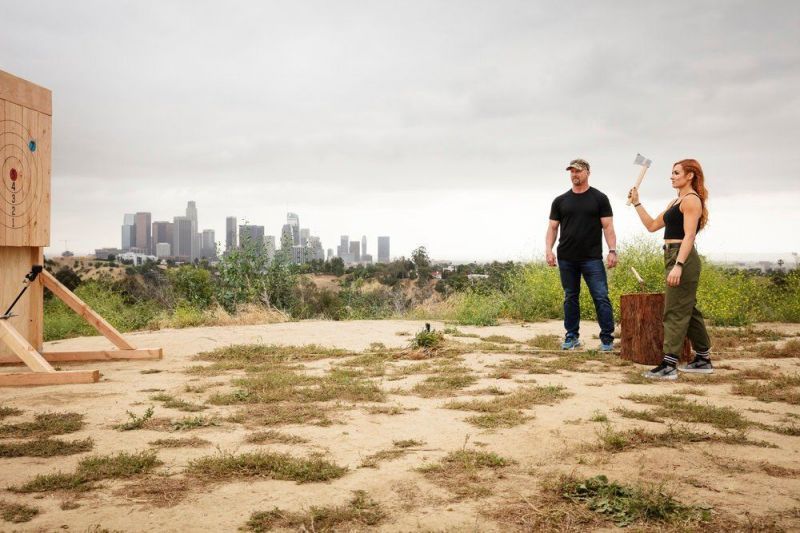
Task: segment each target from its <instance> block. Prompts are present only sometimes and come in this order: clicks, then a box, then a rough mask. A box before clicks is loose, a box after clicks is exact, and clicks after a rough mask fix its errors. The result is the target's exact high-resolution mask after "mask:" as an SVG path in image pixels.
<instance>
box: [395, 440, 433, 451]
mask: <svg viewBox="0 0 800 533" xmlns="http://www.w3.org/2000/svg"><path fill="white" fill-rule="evenodd" d="M424 444H425V441H424V440H415V439H402V440H394V441H392V445H393V446H394V447H395V448H403V449H405V448H413V447H415V446H422V445H424Z"/></svg>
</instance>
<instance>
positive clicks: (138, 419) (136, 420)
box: [114, 405, 155, 431]
mask: <svg viewBox="0 0 800 533" xmlns="http://www.w3.org/2000/svg"><path fill="white" fill-rule="evenodd" d="M125 412H126V413H128V421H127V422H122V423H120V424H117V425H116V426H114V429H116V430H118V431H134V430H136V429H142V428H143V427H144V426H145V424H146V423H147V421H148V420H150V419H151V418H153V413H154V412H155V409H153V406H152V405H151V406H150V407H148V408H147V409H145V411H144V413H143V414H142V415H141V416H139V415H137V414H136V413H133V412H131V411H125Z"/></svg>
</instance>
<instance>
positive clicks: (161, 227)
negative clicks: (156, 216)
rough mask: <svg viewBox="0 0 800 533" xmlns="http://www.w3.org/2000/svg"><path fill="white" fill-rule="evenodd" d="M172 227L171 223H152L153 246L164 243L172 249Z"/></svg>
mask: <svg viewBox="0 0 800 533" xmlns="http://www.w3.org/2000/svg"><path fill="white" fill-rule="evenodd" d="M173 227H174V226H173V224H172V222H165V221H156V222H153V245H158V243H160V242H166V243H170V248H172V239H173V237H172V232H173ZM156 252H157V250H156ZM156 255H158V253H156Z"/></svg>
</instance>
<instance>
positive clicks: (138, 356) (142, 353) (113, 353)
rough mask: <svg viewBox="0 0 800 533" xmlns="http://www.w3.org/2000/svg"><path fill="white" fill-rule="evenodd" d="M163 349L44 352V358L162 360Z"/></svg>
mask: <svg viewBox="0 0 800 533" xmlns="http://www.w3.org/2000/svg"><path fill="white" fill-rule="evenodd" d="M162 356H163V352H162V350H161V348H154V349H148V348H144V349H141V348H140V349H137V350H87V351H74V352H44V353H43V354H42V357H44V358H45V359H47V360H48V361H49V362H51V363H68V362H70V361H124V360H142V359H146V360H149V359H156V360H157V359H161V358H162Z"/></svg>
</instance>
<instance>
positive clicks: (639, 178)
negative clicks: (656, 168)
mask: <svg viewBox="0 0 800 533" xmlns="http://www.w3.org/2000/svg"><path fill="white" fill-rule="evenodd" d="M648 168H649V167H646V166H644V165H642V170H640V171H639V177H638V178H636V185H634V186H633V188H634V189H636V190H639V185H641V184H642V180H643V179H644V173H645V172H647V169H648ZM625 205H631V199H630V198H628V202H627V203H626V204H625Z"/></svg>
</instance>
